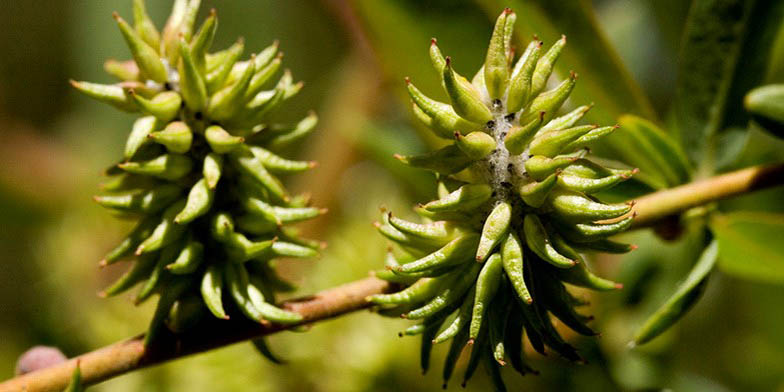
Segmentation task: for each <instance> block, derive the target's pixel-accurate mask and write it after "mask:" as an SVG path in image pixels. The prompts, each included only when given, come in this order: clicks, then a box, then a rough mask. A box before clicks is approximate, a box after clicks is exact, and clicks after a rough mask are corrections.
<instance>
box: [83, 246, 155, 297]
mask: <svg viewBox="0 0 784 392" xmlns="http://www.w3.org/2000/svg"><path fill="white" fill-rule="evenodd" d="M157 256H158V255H157V254H155V253H149V254H145V255H142V257H139V258H137V259H136V260H134V262H133V265H132V266H131V268H130V269H128V271H126V272H125V274H123V275H122V276H121V277H120V278H119V279H118V280H117V281H115V282H114V283H113V284H112V285H111V286H109V287H108V288H106V289H105V290H103V291H102V292H100V293H99V294H98V295H100V296H101V297H111V296H114V295H117V294H120V293H122V292H124V291H126V290H128V289H130V288H131V287H133V286H134V285H136V284H137V283H139V282H141V281H142V280H144V278H146V277H147V275H149V274H150V271H152V269H153V268H154V267H155V262H156V260H157V259H158V257H157Z"/></svg>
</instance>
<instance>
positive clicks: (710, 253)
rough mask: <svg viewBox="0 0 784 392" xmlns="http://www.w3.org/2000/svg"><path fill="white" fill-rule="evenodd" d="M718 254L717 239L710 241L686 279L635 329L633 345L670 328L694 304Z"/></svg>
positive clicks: (648, 339) (702, 289)
mask: <svg viewBox="0 0 784 392" xmlns="http://www.w3.org/2000/svg"><path fill="white" fill-rule="evenodd" d="M718 256H719V243H718V241H713V242H711V244H710V245H708V247H707V248H705V250H704V251H703V252H702V255H701V256H700V259H699V260H698V261H697V264H695V265H694V268H692V270H691V272H689V276H687V277H686V280H685V281H684V282H683V283H681V284H680V286H678V288H677V290H675V293H674V294H673V295H672V296H671V297H670V298H669V299H668V300H667V302H665V303H664V304H663V305H662V306H661V307H660V308H659V309H658V310H657V311H656V312H655V313H653V315H651V317H650V318H648V320H646V321H645V323H644V324H643V326H642V327H641V328H640V329H639V330H638V331H637V333H636V334H635V336H634V342H633V344H634V345H640V344H644V343H647V342H649V341H650V340H651V339H653V338H655V337H657V336H659V335H660V334H661V333H662V332H664V331H666V330H667V329H668V328H670V327H671V326H672V325H673V324H675V322H676V321H678V320H679V319H680V318H681V317H683V315H684V314H685V313H686V312H687V311H688V310H689V309H691V307H692V306H694V304H695V302H696V301H697V299H698V298H699V297H700V295H701V294H702V292H703V291H704V290H705V285H706V283H707V280H708V274H710V272H711V271H712V270H713V266H714V265H715V264H716V259H717V258H718Z"/></svg>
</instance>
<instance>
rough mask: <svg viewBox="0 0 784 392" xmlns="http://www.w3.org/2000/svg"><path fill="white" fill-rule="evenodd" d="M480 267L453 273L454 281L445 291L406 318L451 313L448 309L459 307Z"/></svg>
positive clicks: (412, 318)
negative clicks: (442, 312)
mask: <svg viewBox="0 0 784 392" xmlns="http://www.w3.org/2000/svg"><path fill="white" fill-rule="evenodd" d="M480 267H481V265H480V264H475V263H472V265H470V266H469V267H468V268H467V269H463V270H459V271H456V272H453V273H451V274H454V276H453V280H452V279H450V280H449V281H448V284H445V285H444V286H445V287H444V288H443V291H441V292H440V293H439V294H438V295H436V296H435V297H433V298H432V299H431V300H430V301H428V302H427V303H426V304H424V305H422V306H421V307H419V308H416V309H414V310H412V311H410V312H408V313H406V314H405V316H406V318H407V319H410V320H421V319H423V318H426V317H430V316H432V315H434V314H436V313H437V312H440V311H448V312H449V313H451V310H448V309H451V307H452V306H455V304H457V305H456V306H455V307H457V306H459V302H458V301H459V300H460V299H461V298H463V296H464V295H465V293H466V292H467V291H468V289H470V288H471V286H472V285H473V284H474V280H476V275H477V273H479V269H480ZM447 276H449V275H447Z"/></svg>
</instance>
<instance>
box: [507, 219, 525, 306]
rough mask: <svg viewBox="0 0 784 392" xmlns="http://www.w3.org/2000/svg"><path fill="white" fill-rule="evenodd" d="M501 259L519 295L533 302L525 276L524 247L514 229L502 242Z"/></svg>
mask: <svg viewBox="0 0 784 392" xmlns="http://www.w3.org/2000/svg"><path fill="white" fill-rule="evenodd" d="M501 259H502V261H503V266H504V271H505V272H506V276H507V277H508V278H509V281H510V282H511V283H512V287H513V288H514V290H515V292H516V293H517V296H518V297H519V298H520V300H522V302H523V303H525V304H530V303H531V302H533V299H532V298H531V293H530V292H529V291H528V287H526V285H525V279H524V277H523V247H522V244H521V243H520V239H519V238H518V237H517V234H515V232H514V231H512V232H510V233H509V235H508V236H507V237H506V240H504V242H503V243H502V244H501Z"/></svg>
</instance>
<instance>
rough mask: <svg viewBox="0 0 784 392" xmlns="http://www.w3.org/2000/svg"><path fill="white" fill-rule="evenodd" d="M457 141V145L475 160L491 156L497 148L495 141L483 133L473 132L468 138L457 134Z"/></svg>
mask: <svg viewBox="0 0 784 392" xmlns="http://www.w3.org/2000/svg"><path fill="white" fill-rule="evenodd" d="M455 141H456V142H455V144H457V146H458V147H459V148H460V149H461V150H463V152H464V153H465V154H466V155H467V156H468V157H469V158H471V159H473V160H479V159H482V158H484V157H486V156H488V155H490V153H491V152H493V150H495V148H496V143H495V139H493V137H492V136H490V135H488V134H486V133H484V132H482V131H476V132H471V133H469V134H468V135H466V136H463V135H461V134H460V132H455Z"/></svg>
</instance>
